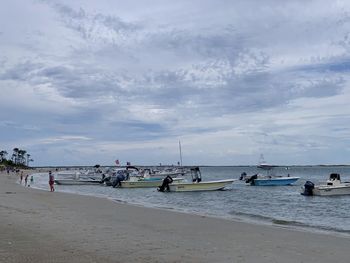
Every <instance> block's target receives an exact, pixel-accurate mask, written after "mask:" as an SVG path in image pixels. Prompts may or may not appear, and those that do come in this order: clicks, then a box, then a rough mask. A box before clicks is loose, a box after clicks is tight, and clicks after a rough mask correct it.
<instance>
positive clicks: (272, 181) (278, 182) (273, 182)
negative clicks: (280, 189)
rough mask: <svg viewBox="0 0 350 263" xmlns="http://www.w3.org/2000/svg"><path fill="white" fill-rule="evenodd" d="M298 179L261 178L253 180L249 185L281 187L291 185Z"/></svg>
mask: <svg viewBox="0 0 350 263" xmlns="http://www.w3.org/2000/svg"><path fill="white" fill-rule="evenodd" d="M298 179H299V177H277V178H262V179H259V178H258V179H254V181H253V182H252V183H251V185H256V186H283V185H291V184H293V183H295V182H296V181H298Z"/></svg>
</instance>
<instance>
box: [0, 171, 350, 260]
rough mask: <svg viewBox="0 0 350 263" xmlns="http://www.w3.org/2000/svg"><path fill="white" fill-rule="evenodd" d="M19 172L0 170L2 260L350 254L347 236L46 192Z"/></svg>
mask: <svg viewBox="0 0 350 263" xmlns="http://www.w3.org/2000/svg"><path fill="white" fill-rule="evenodd" d="M16 179H17V178H16V176H15V175H11V176H7V175H6V174H4V173H2V174H0V200H1V202H0V262H6V263H11V262H21V263H22V262H36V263H37V262H45V263H46V262H73V263H74V262H250V263H254V262H257V263H264V262H269V263H271V262H286V263H289V262H293V263H295V262H305V263H312V262H315V263H316V262H317V263H323V262H333V263H336V262H344V263H348V262H350V252H349V251H348V249H349V248H350V238H345V237H338V236H333V235H326V234H317V233H309V232H301V231H297V230H288V229H282V228H279V227H273V226H261V225H253V224H248V223H243V222H233V221H230V220H224V219H215V218H209V217H203V216H197V215H189V214H182V213H177V212H171V211H165V210H160V209H151V208H143V207H136V206H132V205H127V204H120V203H114V202H112V201H109V200H106V199H102V198H96V197H89V196H79V195H73V194H66V193H59V192H53V193H51V192H49V191H41V190H36V189H32V188H30V187H23V186H20V185H19V184H17V183H15V181H16ZM48 188H49V187H48Z"/></svg>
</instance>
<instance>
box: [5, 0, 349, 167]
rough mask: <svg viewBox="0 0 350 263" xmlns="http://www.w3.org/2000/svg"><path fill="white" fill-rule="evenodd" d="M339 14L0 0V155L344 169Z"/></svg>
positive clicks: (345, 58) (155, 0)
mask: <svg viewBox="0 0 350 263" xmlns="http://www.w3.org/2000/svg"><path fill="white" fill-rule="evenodd" d="M349 73H350V2H349V1H345V0H344V1H328V0H324V1H322V0H318V1H309V0H308V1H305V0H303V1H298V0H295V1H277V0H266V1H259V0H251V1H250V0H248V1H228V0H218V1H212V0H210V1H209V0H177V1H173V0H171V1H169V0H162V1H160V0H142V1H141V0H139V1H136V0H129V1H122V0H99V1H95V0H94V1H93V0H28V1H22V0H3V1H1V2H0V92H1V93H0V135H1V136H0V150H6V151H7V152H8V153H9V155H10V154H11V153H12V149H13V148H15V147H17V148H20V149H24V150H26V151H27V152H28V153H29V154H30V155H31V157H32V158H33V159H34V162H33V163H32V164H31V165H33V166H47V165H95V164H101V165H113V164H114V161H115V160H116V159H118V160H119V161H120V163H121V164H125V163H126V162H127V161H129V162H131V163H132V164H137V165H157V164H159V163H162V164H176V163H177V162H178V161H179V160H180V157H179V141H181V146H182V147H181V149H182V160H183V164H184V165H255V164H257V163H258V162H259V157H260V155H261V154H263V155H264V158H265V161H267V162H268V163H273V164H280V165H316V164H349V163H350V154H349V153H350V104H349V101H350V82H349V80H350V76H349Z"/></svg>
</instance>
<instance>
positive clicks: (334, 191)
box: [301, 173, 350, 196]
mask: <svg viewBox="0 0 350 263" xmlns="http://www.w3.org/2000/svg"><path fill="white" fill-rule="evenodd" d="M301 194H302V195H319V196H334V195H350V182H344V183H343V182H341V180H340V175H339V174H337V173H331V174H330V175H329V179H328V180H327V182H326V184H320V185H314V184H313V183H312V182H310V181H306V183H305V185H304V187H303V188H302V193H301Z"/></svg>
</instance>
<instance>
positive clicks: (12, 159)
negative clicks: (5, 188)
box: [0, 148, 34, 167]
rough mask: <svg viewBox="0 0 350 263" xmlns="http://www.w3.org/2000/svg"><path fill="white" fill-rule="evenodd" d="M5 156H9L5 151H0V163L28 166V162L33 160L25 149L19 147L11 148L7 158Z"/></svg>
mask: <svg viewBox="0 0 350 263" xmlns="http://www.w3.org/2000/svg"><path fill="white" fill-rule="evenodd" d="M7 156H9V154H8V152H7V151H5V150H1V151H0V164H3V165H7V166H22V167H28V166H29V164H30V162H33V161H34V160H33V159H32V158H31V156H30V154H29V153H28V152H27V151H26V150H23V149H20V148H13V150H12V154H11V155H10V156H9V158H8V157H7Z"/></svg>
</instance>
